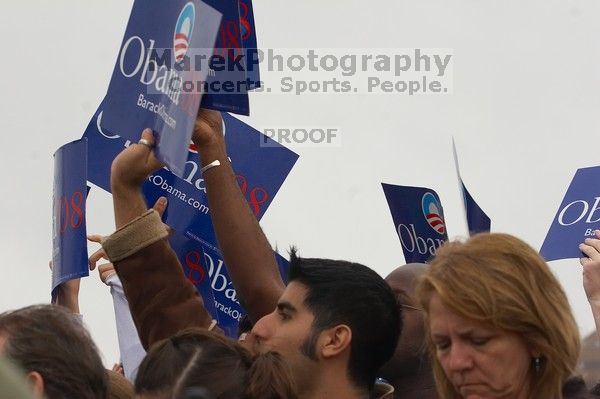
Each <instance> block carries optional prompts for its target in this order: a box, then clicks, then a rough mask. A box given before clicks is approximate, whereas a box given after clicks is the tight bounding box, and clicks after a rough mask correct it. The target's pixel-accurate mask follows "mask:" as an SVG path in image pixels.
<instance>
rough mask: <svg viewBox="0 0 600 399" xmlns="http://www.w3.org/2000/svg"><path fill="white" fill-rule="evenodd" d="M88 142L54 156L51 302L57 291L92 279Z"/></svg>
mask: <svg viewBox="0 0 600 399" xmlns="http://www.w3.org/2000/svg"><path fill="white" fill-rule="evenodd" d="M86 174H87V139H85V138H83V139H80V140H76V141H73V142H71V143H68V144H65V145H63V146H62V147H60V148H59V149H58V150H57V151H56V152H55V153H54V189H53V195H52V197H53V198H52V288H51V289H52V293H51V295H52V299H53V300H54V299H55V298H56V288H57V287H58V286H59V285H60V284H62V283H64V282H66V281H69V280H71V279H75V278H80V277H83V276H87V275H89V271H88V264H87V259H88V252H87V240H86V225H85V201H86V196H87V176H86Z"/></svg>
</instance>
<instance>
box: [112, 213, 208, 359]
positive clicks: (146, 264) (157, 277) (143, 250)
mask: <svg viewBox="0 0 600 399" xmlns="http://www.w3.org/2000/svg"><path fill="white" fill-rule="evenodd" d="M166 237H167V231H166V229H165V227H164V225H163V224H162V221H161V220H160V217H159V216H158V213H156V211H148V212H146V213H145V214H144V215H142V216H140V217H139V218H137V219H135V220H133V221H131V222H130V223H128V224H127V225H125V226H123V227H122V228H121V229H119V230H117V231H116V232H115V233H114V234H112V235H111V236H109V237H107V238H105V239H104V240H103V242H102V246H103V248H104V250H105V251H106V253H107V255H108V257H109V259H111V261H112V262H113V263H114V266H115V270H116V271H117V274H118V276H119V278H120V279H121V282H122V283H123V290H124V291H125V295H126V296H127V300H128V301H129V308H130V310H131V315H132V317H133V321H134V323H135V326H136V328H137V331H138V335H139V336H140V340H141V342H142V345H143V346H144V349H146V350H148V348H149V347H151V346H152V344H154V343H155V342H157V341H160V340H161V339H165V338H168V337H170V336H172V335H174V334H176V333H177V332H179V331H181V330H183V329H185V328H187V327H202V328H210V327H211V326H213V325H214V324H213V320H212V317H211V316H210V314H209V313H208V311H207V310H206V309H205V308H204V303H203V301H202V298H201V297H200V296H199V295H198V292H197V291H196V289H195V287H194V286H193V284H192V283H190V282H189V281H188V280H187V279H186V277H185V275H184V274H183V270H182V268H181V264H180V263H179V260H178V259H177V256H176V255H175V252H174V251H173V250H172V249H171V247H170V246H169V243H168V242H167V238H166Z"/></svg>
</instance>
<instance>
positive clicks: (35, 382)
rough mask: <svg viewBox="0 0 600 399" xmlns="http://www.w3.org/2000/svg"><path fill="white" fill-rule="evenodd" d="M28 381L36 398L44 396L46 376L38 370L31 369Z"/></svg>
mask: <svg viewBox="0 0 600 399" xmlns="http://www.w3.org/2000/svg"><path fill="white" fill-rule="evenodd" d="M27 382H29V385H30V386H31V389H32V390H33V394H34V395H35V397H36V398H43V397H44V377H42V375H41V374H40V373H38V372H37V371H30V372H29V373H28V374H27Z"/></svg>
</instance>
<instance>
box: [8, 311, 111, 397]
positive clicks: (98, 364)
mask: <svg viewBox="0 0 600 399" xmlns="http://www.w3.org/2000/svg"><path fill="white" fill-rule="evenodd" d="M0 335H3V336H4V337H5V338H6V342H5V345H4V355H5V356H6V357H8V358H9V359H11V360H12V361H13V362H15V364H17V365H18V366H19V367H20V368H21V369H22V370H24V371H25V372H27V373H28V372H32V371H35V372H38V373H39V374H40V375H41V376H42V378H43V379H44V393H45V397H46V398H48V399H62V398H82V399H87V398H90V399H100V398H102V399H104V398H105V397H106V390H107V388H106V384H107V377H106V372H105V369H104V367H103V365H102V361H101V359H100V355H99V354H98V350H97V348H96V345H94V342H93V341H92V339H91V337H90V335H89V333H88V332H87V330H86V329H85V328H84V327H83V325H82V324H81V322H80V321H79V320H76V319H75V316H74V315H73V314H71V313H69V312H68V311H67V310H66V309H64V308H62V307H60V306H55V305H34V306H28V307H25V308H22V309H17V310H13V311H9V312H5V313H2V314H0Z"/></svg>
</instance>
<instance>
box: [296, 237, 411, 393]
mask: <svg viewBox="0 0 600 399" xmlns="http://www.w3.org/2000/svg"><path fill="white" fill-rule="evenodd" d="M289 278H290V282H297V283H300V284H302V285H304V286H305V287H306V288H307V294H306V298H305V300H304V303H305V305H306V306H307V308H308V309H310V311H311V312H312V313H313V314H314V322H313V325H312V331H311V335H310V337H309V339H308V340H307V343H308V344H307V345H305V347H303V352H304V353H305V354H306V355H307V356H309V357H311V358H313V359H314V358H315V356H316V355H315V353H314V350H315V345H314V343H315V342H316V339H317V338H318V335H319V334H320V333H321V332H322V331H323V330H325V329H328V328H331V327H334V326H336V325H340V324H345V325H347V326H348V327H350V329H351V330H352V341H351V343H350V360H349V364H348V375H349V377H350V379H351V380H352V381H353V382H354V384H355V385H356V386H357V387H367V388H368V389H369V390H372V388H373V385H374V383H375V378H376V374H377V371H378V370H379V369H380V368H381V366H382V365H383V364H384V363H385V362H387V361H388V360H389V359H390V358H391V357H392V355H393V354H394V350H395V348H396V344H397V343H398V338H399V336H400V331H401V330H402V320H401V314H400V312H399V309H398V307H397V302H396V297H395V296H394V294H393V292H392V290H391V288H390V287H389V285H388V284H387V283H386V282H385V280H384V279H383V278H381V276H379V275H378V274H377V273H376V272H375V271H373V270H371V269H370V268H368V267H367V266H364V265H361V264H358V263H351V262H346V261H340V260H331V259H317V258H300V257H298V256H297V255H296V250H295V248H292V250H291V251H290V273H289Z"/></svg>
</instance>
